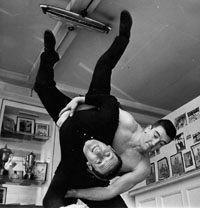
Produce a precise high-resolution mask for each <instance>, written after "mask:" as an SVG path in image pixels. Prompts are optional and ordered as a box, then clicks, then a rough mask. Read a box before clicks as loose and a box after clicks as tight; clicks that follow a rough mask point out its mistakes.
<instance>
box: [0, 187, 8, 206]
mask: <svg viewBox="0 0 200 208" xmlns="http://www.w3.org/2000/svg"><path fill="white" fill-rule="evenodd" d="M6 194H7V187H2V186H1V187H0V204H5V203H6Z"/></svg>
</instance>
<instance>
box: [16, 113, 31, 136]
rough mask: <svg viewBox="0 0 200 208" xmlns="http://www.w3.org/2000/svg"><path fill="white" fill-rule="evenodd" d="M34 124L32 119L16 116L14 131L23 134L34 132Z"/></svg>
mask: <svg viewBox="0 0 200 208" xmlns="http://www.w3.org/2000/svg"><path fill="white" fill-rule="evenodd" d="M34 125H35V120H34V119H30V118H24V117H20V116H18V117H17V129H16V131H17V132H18V133H23V134H34Z"/></svg>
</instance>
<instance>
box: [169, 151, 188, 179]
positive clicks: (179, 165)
mask: <svg viewBox="0 0 200 208" xmlns="http://www.w3.org/2000/svg"><path fill="white" fill-rule="evenodd" d="M170 159H171V167H172V175H173V176H176V175H181V174H183V173H184V172H185V171H184V165H183V158H182V154H181V152H179V153H176V154H175V155H172V156H171V157H170Z"/></svg>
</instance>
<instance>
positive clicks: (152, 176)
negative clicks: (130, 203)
mask: <svg viewBox="0 0 200 208" xmlns="http://www.w3.org/2000/svg"><path fill="white" fill-rule="evenodd" d="M155 181H156V174H155V164H154V163H151V172H150V174H149V175H148V176H147V178H146V184H147V185H149V184H151V183H154V182H155Z"/></svg>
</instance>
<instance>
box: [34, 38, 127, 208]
mask: <svg viewBox="0 0 200 208" xmlns="http://www.w3.org/2000/svg"><path fill="white" fill-rule="evenodd" d="M128 42H129V40H128V39H127V38H126V37H123V36H118V37H116V38H115V40H114V42H113V43H112V45H111V46H110V47H109V49H108V50H107V51H106V52H105V53H104V54H103V55H102V56H101V57H100V59H99V60H98V61H97V64H96V66H95V69H94V73H93V77H92V81H91V84H90V86H89V90H88V92H87V94H90V95H91V94H110V91H111V73H112V69H113V68H114V67H115V65H116V64H117V62H118V60H119V59H120V57H121V56H122V54H123V53H124V51H125V49H126V47H127V44H128ZM57 61H58V56H57V54H56V53H55V52H44V53H42V54H41V59H40V67H39V70H38V74H37V77H36V82H35V86H34V89H35V91H36V92H37V94H38V96H39V98H40V100H41V102H42V103H43V105H44V107H45V108H46V110H47V112H48V113H49V115H50V116H51V117H52V118H53V120H54V121H55V122H56V121H57V120H58V115H59V113H60V111H61V110H62V109H63V108H64V107H65V106H66V105H67V103H69V102H70V101H71V98H69V97H67V96H66V95H64V94H63V93H62V92H60V91H59V90H58V89H57V88H56V83H55V81H54V71H53V67H54V64H55V63H56V62H57ZM61 148H62V147H61ZM63 160H64V158H61V163H62V161H63ZM61 163H60V164H61ZM62 164H63V163H62ZM66 165H67V164H66ZM62 166H63V165H59V166H58V169H57V170H56V173H55V175H54V177H53V179H52V181H51V184H50V187H49V189H48V191H47V193H46V196H45V198H44V200H43V203H44V207H48V208H58V207H60V206H64V205H65V206H66V205H68V204H71V203H75V200H74V199H64V194H65V193H66V191H67V189H68V187H67V184H66V183H65V177H67V176H66V175H65V173H64V172H65V171H62ZM93 185H94V186H95V184H93ZM59 186H60V189H62V191H61V192H60V193H59V192H58V187H59ZM63 186H66V188H63ZM71 188H73V187H71ZM83 201H85V202H86V203H87V204H88V206H89V207H90V208H96V207H99V208H100V207H105V208H107V207H113V208H114V207H118V208H122V207H126V205H125V203H124V202H123V200H122V199H121V197H120V196H117V197H115V198H113V199H111V200H106V201H88V200H83Z"/></svg>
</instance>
